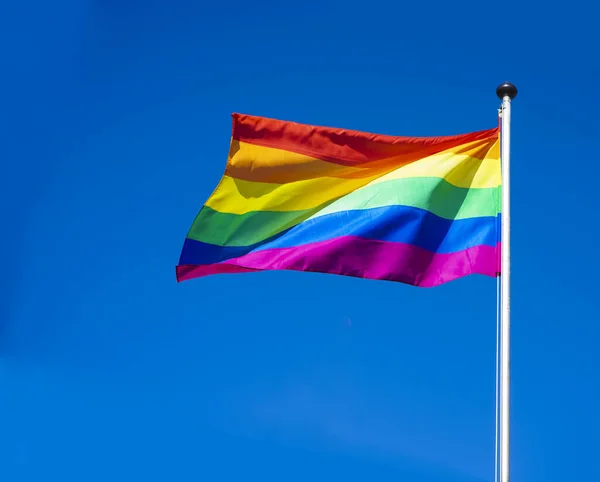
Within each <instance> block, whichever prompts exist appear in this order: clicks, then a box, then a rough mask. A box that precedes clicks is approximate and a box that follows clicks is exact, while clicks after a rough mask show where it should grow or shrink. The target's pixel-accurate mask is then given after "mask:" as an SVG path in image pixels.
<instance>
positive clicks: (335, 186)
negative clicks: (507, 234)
mask: <svg viewBox="0 0 600 482" xmlns="http://www.w3.org/2000/svg"><path fill="white" fill-rule="evenodd" d="M499 154H500V153H499V130H498V128H494V129H489V130H483V131H479V132H474V133H469V134H463V135H456V136H446V137H393V136H384V135H376V134H368V133H364V132H357V131H351V130H345V129H333V128H327V127H317V126H310V125H304V124H298V123H293V122H285V121H280V120H274V119H267V118H263V117H254V116H249V115H241V114H234V115H233V134H232V140H231V147H230V151H229V159H228V162H227V167H226V170H225V175H224V176H223V178H222V179H221V181H220V183H219V184H218V186H217V188H216V189H215V191H214V193H213V194H212V195H211V196H210V198H209V199H208V201H207V202H206V204H205V205H204V207H203V208H202V209H201V211H200V213H199V214H198V216H197V217H196V220H195V221H194V223H193V225H192V227H191V229H190V231H189V233H188V235H187V238H186V240H185V243H184V246H183V250H182V253H181V258H180V262H179V265H178V266H177V269H176V273H177V279H178V281H183V280H187V279H191V278H198V277H201V276H206V275H211V274H218V273H242V272H254V271H262V270H295V271H311V272H319V273H333V274H338V275H344V276H354V277H359V278H369V279H379V280H392V281H398V282H402V283H407V284H410V285H415V286H423V287H431V286H436V285H440V284H442V283H446V282H448V281H452V280H455V279H457V278H460V277H463V276H467V275H471V274H481V275H487V276H497V275H498V274H499V271H500V267H499V253H500V215H499V214H500V199H501V198H500V186H501V175H500V155H499Z"/></svg>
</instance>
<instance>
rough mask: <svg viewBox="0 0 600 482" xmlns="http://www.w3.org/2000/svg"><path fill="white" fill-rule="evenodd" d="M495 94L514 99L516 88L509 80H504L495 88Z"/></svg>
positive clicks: (502, 97)
mask: <svg viewBox="0 0 600 482" xmlns="http://www.w3.org/2000/svg"><path fill="white" fill-rule="evenodd" d="M496 95H497V96H498V97H500V98H501V99H504V97H506V96H508V97H509V98H510V99H514V98H515V97H516V96H517V88H516V87H515V86H514V85H513V84H511V83H510V82H504V83H503V84H501V85H499V86H498V88H497V89H496Z"/></svg>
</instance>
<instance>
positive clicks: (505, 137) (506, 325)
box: [500, 84, 516, 482]
mask: <svg viewBox="0 0 600 482" xmlns="http://www.w3.org/2000/svg"><path fill="white" fill-rule="evenodd" d="M505 85H506V84H505ZM508 85H510V86H511V87H513V88H514V86H512V84H508ZM500 93H501V94H503V95H502V96H501V98H502V124H501V131H500V158H501V162H502V273H501V280H502V301H501V315H502V318H501V320H502V321H501V327H500V482H509V481H510V107H511V99H512V98H514V96H515V95H516V88H514V92H512V91H507V90H505V91H500Z"/></svg>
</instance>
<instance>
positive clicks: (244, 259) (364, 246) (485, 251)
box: [177, 236, 500, 287]
mask: <svg viewBox="0 0 600 482" xmlns="http://www.w3.org/2000/svg"><path fill="white" fill-rule="evenodd" d="M499 252H500V243H498V245H497V246H496V247H495V248H494V247H491V246H486V245H481V246H474V247H472V248H468V249H465V250H464V251H459V252H455V253H448V254H435V253H431V252H429V251H426V250H424V249H422V248H419V247H418V246H413V245H410V244H404V243H392V242H386V241H373V240H369V239H363V238H357V237H353V236H343V237H339V238H335V239H331V240H327V241H322V242H319V243H312V244H307V245H303V246H299V247H294V248H276V249H268V250H265V251H257V252H253V253H249V254H246V255H244V256H240V257H239V258H233V259H229V260H227V261H224V262H222V263H215V264H209V265H180V266H178V267H177V279H178V280H179V281H184V280H188V279H192V278H199V277H202V276H208V275H212V274H222V273H240V272H248V271H263V270H293V271H311V272H316V273H331V274H339V275H344V276H353V277H357V278H367V279H378V280H390V281H398V282H401V283H406V284H410V285H414V286H421V287H433V286H438V285H441V284H443V283H447V282H449V281H452V280H455V279H457V278H462V277H463V276H468V275H471V274H481V275H485V276H492V277H495V276H496V275H497V272H499V263H498V253H499Z"/></svg>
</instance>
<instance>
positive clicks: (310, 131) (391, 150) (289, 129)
mask: <svg viewBox="0 0 600 482" xmlns="http://www.w3.org/2000/svg"><path fill="white" fill-rule="evenodd" d="M232 117H233V135H232V136H233V138H234V139H236V140H238V141H242V142H247V143H250V144H256V145H259V146H264V147H272V148H275V149H283V150H286V151H292V152H296V153H299V154H304V155H307V156H311V157H315V158H317V159H321V160H324V161H329V162H334V163H336V164H342V165H347V166H358V165H361V164H365V163H368V162H373V161H378V160H381V159H385V158H389V157H396V156H399V157H401V158H403V159H405V160H406V161H407V162H412V161H414V160H417V159H420V158H423V157H426V156H430V155H433V154H435V153H437V152H441V151H444V150H447V149H451V148H453V147H457V146H460V145H463V144H467V143H470V142H474V141H477V140H483V139H493V138H497V137H498V128H497V127H495V128H493V129H488V130H483V131H478V132H472V133H468V134H461V135H456V136H440V137H396V136H384V135H378V134H370V133H367V132H359V131H353V130H347V129H335V128H330V127H320V126H311V125H306V124H298V123H296V122H287V121H281V120H276V119H268V118H265V117H256V116H250V115H245V114H233V115H232Z"/></svg>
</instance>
